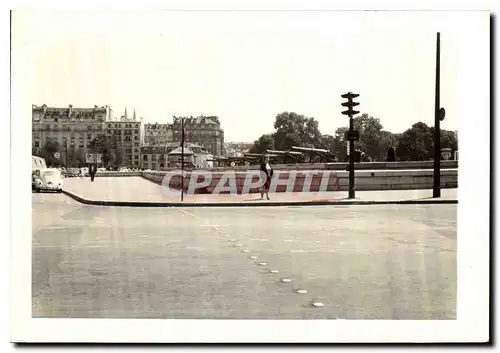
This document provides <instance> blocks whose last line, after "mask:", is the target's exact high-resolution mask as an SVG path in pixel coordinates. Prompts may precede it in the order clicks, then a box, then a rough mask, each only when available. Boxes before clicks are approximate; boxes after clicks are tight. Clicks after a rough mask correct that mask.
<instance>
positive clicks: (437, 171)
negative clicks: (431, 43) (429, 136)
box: [432, 32, 446, 197]
mask: <svg viewBox="0 0 500 353" xmlns="http://www.w3.org/2000/svg"><path fill="white" fill-rule="evenodd" d="M440 44H441V43H440V33H439V32H438V33H437V37H436V91H435V106H434V185H433V192H432V197H441V125H440V122H441V121H443V120H444V117H445V114H446V112H445V110H444V108H442V107H441V106H440V101H439V100H440V88H441V87H440V84H441V82H440V76H441V75H440V74H441V60H440V54H441V45H440Z"/></svg>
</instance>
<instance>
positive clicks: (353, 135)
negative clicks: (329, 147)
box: [341, 92, 359, 199]
mask: <svg viewBox="0 0 500 353" xmlns="http://www.w3.org/2000/svg"><path fill="white" fill-rule="evenodd" d="M341 97H342V98H345V99H347V102H344V103H342V106H343V107H347V110H346V111H343V112H342V114H343V115H347V116H349V131H348V132H347V134H346V140H348V141H349V199H354V198H355V191H354V189H355V186H354V180H355V179H354V141H356V140H359V131H356V130H354V121H353V116H354V115H356V114H358V113H359V111H356V110H353V109H352V108H353V107H355V106H357V105H359V103H357V102H354V101H353V99H354V98H356V97H359V94H356V93H351V92H349V93H346V94H343V95H341Z"/></svg>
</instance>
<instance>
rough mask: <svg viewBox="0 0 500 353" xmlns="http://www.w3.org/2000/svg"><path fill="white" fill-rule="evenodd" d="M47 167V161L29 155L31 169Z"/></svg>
mask: <svg viewBox="0 0 500 353" xmlns="http://www.w3.org/2000/svg"><path fill="white" fill-rule="evenodd" d="M45 168H47V163H46V162H45V159H43V158H42V157H37V156H31V170H32V171H34V170H36V169H45Z"/></svg>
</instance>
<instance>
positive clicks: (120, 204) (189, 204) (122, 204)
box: [63, 190, 458, 207]
mask: <svg viewBox="0 0 500 353" xmlns="http://www.w3.org/2000/svg"><path fill="white" fill-rule="evenodd" d="M63 194H65V195H66V196H69V197H71V198H72V199H73V200H75V201H78V202H80V203H82V204H84V205H94V206H111V207H287V206H354V205H367V206H368V205H446V204H447V205H450V204H451V205H456V204H458V200H434V199H421V200H402V201H296V202H294V201H291V202H283V201H277V202H265V203H264V202H263V203H242V202H220V203H214V202H206V203H194V202H185V203H184V202H171V203H168V202H125V201H94V200H87V199H84V198H82V197H80V196H78V195H75V194H73V193H71V192H69V191H66V190H63ZM427 200H429V201H427Z"/></svg>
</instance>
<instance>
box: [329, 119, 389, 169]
mask: <svg viewBox="0 0 500 353" xmlns="http://www.w3.org/2000/svg"><path fill="white" fill-rule="evenodd" d="M353 125H354V130H357V131H359V140H358V141H356V142H355V145H354V146H355V148H356V150H359V151H362V152H363V153H364V155H365V157H364V158H365V159H364V160H373V161H381V160H384V159H385V157H386V153H387V149H388V148H389V146H391V145H392V144H394V143H396V138H395V137H394V135H393V134H392V133H391V132H389V131H384V130H383V128H384V127H383V126H382V124H381V123H380V119H379V118H374V117H372V116H370V115H368V114H361V115H359V116H357V117H355V118H353ZM347 131H349V127H348V126H342V127H339V128H337V130H335V139H336V144H335V148H336V150H335V151H332V152H333V153H334V154H335V155H336V156H337V159H339V160H345V158H346V157H345V156H346V153H347V141H346V139H345V133H346V132H347Z"/></svg>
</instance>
